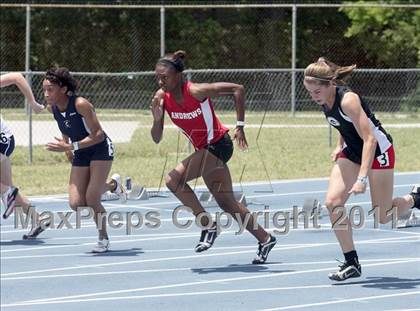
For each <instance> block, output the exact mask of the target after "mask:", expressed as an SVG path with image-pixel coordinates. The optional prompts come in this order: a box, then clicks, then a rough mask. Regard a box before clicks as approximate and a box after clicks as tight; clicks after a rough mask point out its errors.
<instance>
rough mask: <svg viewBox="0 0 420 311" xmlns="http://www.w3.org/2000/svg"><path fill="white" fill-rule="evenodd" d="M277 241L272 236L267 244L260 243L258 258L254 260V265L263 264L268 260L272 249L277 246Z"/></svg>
mask: <svg viewBox="0 0 420 311" xmlns="http://www.w3.org/2000/svg"><path fill="white" fill-rule="evenodd" d="M276 243H277V240H276V238H275V237H273V236H272V235H271V234H270V239H269V240H268V241H267V242H265V243H258V251H257V257H255V258H254V260H253V261H252V264H254V265H258V264H263V263H265V261H266V260H267V257H268V254H269V253H270V251H271V249H272V248H273V247H274V245H276Z"/></svg>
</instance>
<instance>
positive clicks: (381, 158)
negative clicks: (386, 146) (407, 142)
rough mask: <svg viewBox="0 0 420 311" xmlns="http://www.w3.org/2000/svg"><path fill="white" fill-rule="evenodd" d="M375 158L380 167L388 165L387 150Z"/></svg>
mask: <svg viewBox="0 0 420 311" xmlns="http://www.w3.org/2000/svg"><path fill="white" fill-rule="evenodd" d="M376 160H378V162H379V165H380V166H381V167H387V166H389V155H388V151H386V152H384V153H382V154H381V155H380V156H378V157H376Z"/></svg>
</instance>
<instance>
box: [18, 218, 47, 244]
mask: <svg viewBox="0 0 420 311" xmlns="http://www.w3.org/2000/svg"><path fill="white" fill-rule="evenodd" d="M49 226H50V223H49V222H47V223H45V224H38V225H36V226H35V227H32V229H31V231H29V232H28V233H27V234H24V235H23V236H22V239H24V240H34V239H36V238H37V237H38V235H40V234H41V233H42V232H44V231H45V229H47V228H48V227H49Z"/></svg>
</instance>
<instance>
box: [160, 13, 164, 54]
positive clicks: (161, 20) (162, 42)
mask: <svg viewBox="0 0 420 311" xmlns="http://www.w3.org/2000/svg"><path fill="white" fill-rule="evenodd" d="M164 55H165V7H164V6H161V7H160V57H163V56H164Z"/></svg>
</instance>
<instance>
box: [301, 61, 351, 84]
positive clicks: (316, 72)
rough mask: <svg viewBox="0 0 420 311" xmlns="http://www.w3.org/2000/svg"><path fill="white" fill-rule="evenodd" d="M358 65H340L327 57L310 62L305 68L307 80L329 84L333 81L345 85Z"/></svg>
mask: <svg viewBox="0 0 420 311" xmlns="http://www.w3.org/2000/svg"><path fill="white" fill-rule="evenodd" d="M355 68H356V65H351V66H343V67H342V66H338V65H336V64H334V63H333V62H331V61H329V60H328V59H326V58H325V57H320V58H319V59H318V61H317V62H315V63H312V64H310V65H309V66H308V67H306V69H305V73H304V76H305V81H306V82H315V83H318V84H324V85H327V84H329V83H331V82H333V83H334V84H336V85H345V84H346V82H347V80H348V79H349V77H350V75H351V73H352V72H353V70H354V69H355Z"/></svg>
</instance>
